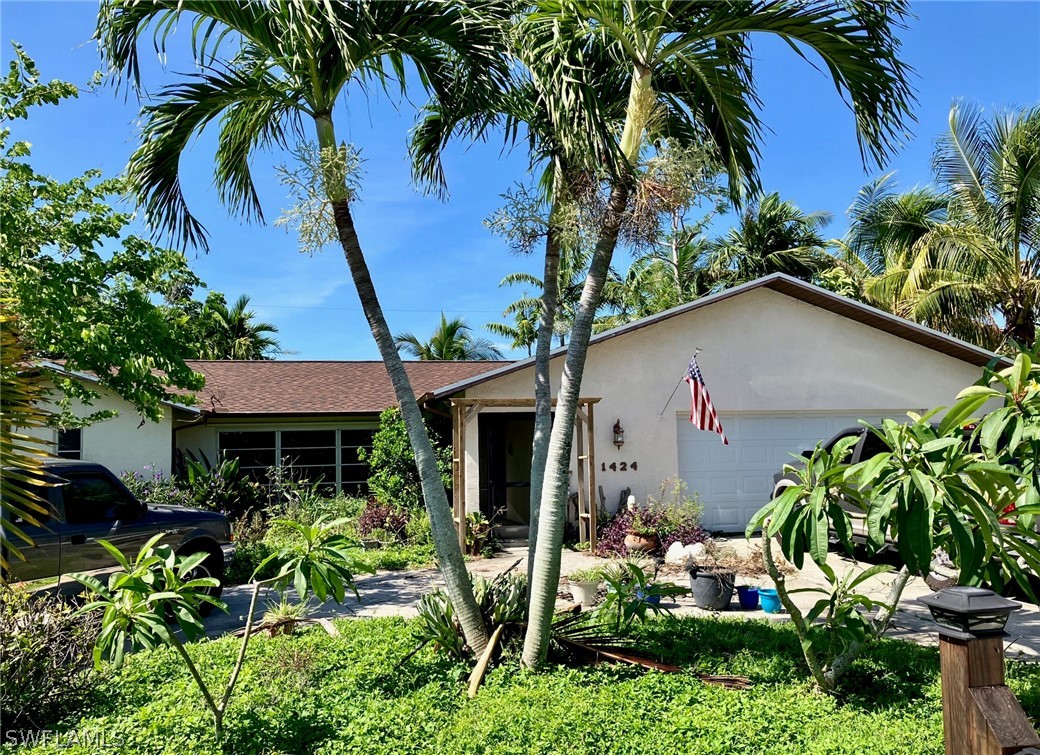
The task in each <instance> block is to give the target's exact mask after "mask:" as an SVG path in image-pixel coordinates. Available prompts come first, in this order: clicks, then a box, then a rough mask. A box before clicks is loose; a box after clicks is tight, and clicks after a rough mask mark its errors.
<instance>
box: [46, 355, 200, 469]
mask: <svg viewBox="0 0 1040 755" xmlns="http://www.w3.org/2000/svg"><path fill="white" fill-rule="evenodd" d="M41 366H42V367H43V368H44V369H45V370H47V371H48V372H49V373H50V374H52V375H53V376H54V377H55V378H56V379H69V380H77V381H80V382H82V383H85V384H86V386H87V387H88V388H90V390H92V391H94V392H95V393H97V394H98V397H97V398H96V399H94V400H93V402H92V403H91V404H90V406H85V405H84V404H83V403H82V402H80V401H79V400H73V401H72V403H71V406H70V407H69V412H70V413H71V414H72V415H73V416H77V417H86V416H88V415H91V414H95V413H97V412H113V413H114V414H115V416H113V417H112V418H110V419H107V420H104V421H103V422H96V423H94V424H91V425H88V426H87V427H82V428H79V427H77V428H68V429H65V430H59V429H56V428H55V429H48V430H44V431H42V434H41V432H37V433H36V435H37V436H38V437H39V438H40V441H41V443H42V444H43V445H44V446H45V447H49V450H50V451H51V452H52V453H55V454H57V455H58V456H61V457H63V458H66V459H82V460H84V461H93V462H97V463H99V464H104V465H105V466H106V467H108V468H109V469H111V470H113V471H114V472H116V473H117V474H118V473H121V472H124V471H128V470H129V471H134V472H141V471H142V470H145V469H154V470H162V471H165V472H169V470H170V469H172V466H173V456H174V451H173V437H174V428H176V427H177V426H179V425H182V424H185V423H191V422H194V421H196V420H197V419H198V417H199V416H200V414H201V412H200V410H199V408H198V407H195V406H189V405H187V404H180V403H173V402H168V401H167V402H163V418H162V419H161V420H160V421H159V422H151V421H149V420H146V419H142V417H141V416H140V415H139V414H138V413H137V410H136V409H135V408H134V407H133V406H132V405H131V404H130V403H128V402H127V401H125V400H124V399H122V398H120V397H119V396H118V395H116V394H115V393H114V392H113V391H112V390H111V389H109V388H106V387H105V386H103V385H101V384H100V383H99V382H98V379H97V376H95V375H92V374H90V373H87V372H77V371H73V370H69V369H67V368H66V367H65V365H64V364H63V363H61V362H52V361H46V362H43V363H42V364H41Z"/></svg>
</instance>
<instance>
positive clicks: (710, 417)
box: [683, 354, 729, 446]
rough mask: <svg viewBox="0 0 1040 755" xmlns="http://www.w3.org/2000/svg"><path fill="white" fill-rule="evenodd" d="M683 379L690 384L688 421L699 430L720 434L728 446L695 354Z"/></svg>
mask: <svg viewBox="0 0 1040 755" xmlns="http://www.w3.org/2000/svg"><path fill="white" fill-rule="evenodd" d="M683 380H685V381H686V382H687V383H689V384H690V422H692V423H693V424H695V425H697V427H698V428H699V429H701V430H707V431H709V432H715V433H718V434H719V435H721V436H722V442H723V443H724V444H725V445H727V446H728V445H729V441H728V440H726V433H725V431H724V430H723V429H722V423H721V422H719V415H717V414H716V413H715V407H714V406H712V405H711V396H709V395H708V387H707V386H706V385H705V384H704V375H702V374H701V368H700V367H699V366H698V364H697V355H696V354H694V355H693V356H692V357H691V358H690V366H689V367H687V368H686V375H684V376H683Z"/></svg>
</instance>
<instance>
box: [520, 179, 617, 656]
mask: <svg viewBox="0 0 1040 755" xmlns="http://www.w3.org/2000/svg"><path fill="white" fill-rule="evenodd" d="M628 195H629V184H628V182H625V181H622V182H619V183H617V184H616V185H615V186H614V188H613V189H612V190H611V192H610V199H609V201H608V202H607V210H606V215H605V217H604V219H603V225H602V227H601V229H600V232H599V238H598V239H597V240H596V249H595V251H594V253H593V255H592V263H591V265H590V266H589V273H588V277H586V279H585V288H584V289H583V291H582V293H581V302H580V303H579V304H578V311H577V313H576V314H575V317H574V324H573V325H572V326H571V338H570V345H569V346H568V347H567V361H566V362H565V364H564V368H563V379H562V380H561V382H560V392H559V396H558V398H557V401H556V418H555V420H554V421H553V424H552V434H551V436H550V439H549V454H548V461H547V463H546V468H545V479H544V483H543V489H542V500H541V505H540V510H539V514H538V519H539V523H538V537H537V540H536V543H535V557H534V559H533V560H534V568H533V570H532V573H531V588H530V594H531V598H530V600H531V609H530V615H529V617H528V621H527V633H526V635H525V636H524V650H523V657H522V661H523V664H524V666H526V667H527V668H537V667H538V666H540V665H541V664H542V663H543V662H544V661H545V656H546V652H547V651H548V649H549V628H550V626H551V624H552V617H553V612H554V609H555V607H556V591H557V589H558V587H559V582H560V548H561V546H562V545H563V530H564V525H565V523H566V522H565V520H566V516H567V494H568V493H569V492H570V479H569V475H568V469H569V467H570V463H571V445H572V442H573V439H574V418H575V415H576V414H577V409H578V398H579V395H580V391H581V378H582V374H583V373H584V371H585V357H586V355H587V354H588V348H589V339H590V338H591V337H592V322H593V320H594V319H595V317H596V309H597V307H598V305H599V301H600V297H601V295H602V293H603V286H604V284H605V283H606V280H607V273H608V272H609V270H610V260H611V258H612V257H613V255H614V248H615V247H616V246H617V238H618V230H619V229H620V227H621V215H622V212H623V211H624V209H625V206H626V205H627V203H628Z"/></svg>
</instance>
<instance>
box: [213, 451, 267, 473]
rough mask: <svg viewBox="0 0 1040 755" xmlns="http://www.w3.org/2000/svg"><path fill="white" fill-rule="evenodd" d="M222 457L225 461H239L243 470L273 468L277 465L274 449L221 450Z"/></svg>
mask: <svg viewBox="0 0 1040 755" xmlns="http://www.w3.org/2000/svg"><path fill="white" fill-rule="evenodd" d="M221 451H222V453H221V456H222V457H223V458H225V459H238V465H239V467H241V468H242V469H245V468H247V467H263V468H264V469H266V468H267V467H273V466H274V463H275V453H274V449H273V448H270V449H242V450H238V449H232V448H224V449H221Z"/></svg>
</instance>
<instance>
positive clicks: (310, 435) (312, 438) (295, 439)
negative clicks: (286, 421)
mask: <svg viewBox="0 0 1040 755" xmlns="http://www.w3.org/2000/svg"><path fill="white" fill-rule="evenodd" d="M335 447H336V431H335V430H282V455H283V456H284V455H285V451H286V449H290V448H335Z"/></svg>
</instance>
